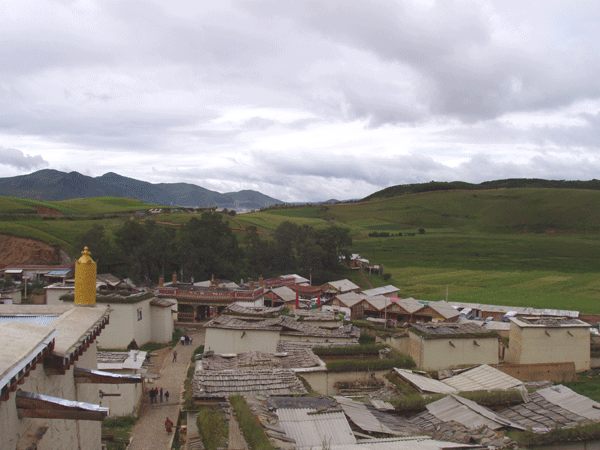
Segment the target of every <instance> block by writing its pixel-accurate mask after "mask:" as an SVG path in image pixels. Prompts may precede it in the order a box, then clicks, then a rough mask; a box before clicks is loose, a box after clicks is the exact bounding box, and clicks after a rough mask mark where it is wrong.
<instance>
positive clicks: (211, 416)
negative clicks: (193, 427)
mask: <svg viewBox="0 0 600 450" xmlns="http://www.w3.org/2000/svg"><path fill="white" fill-rule="evenodd" d="M196 424H197V426H198V432H199V433H200V437H201V438H202V444H204V448H205V449H206V450H216V449H217V448H219V447H223V446H227V436H228V435H229V428H228V426H227V423H226V422H225V418H224V417H223V411H221V409H220V408H216V407H205V408H202V409H201V410H200V411H199V412H198V418H197V420H196Z"/></svg>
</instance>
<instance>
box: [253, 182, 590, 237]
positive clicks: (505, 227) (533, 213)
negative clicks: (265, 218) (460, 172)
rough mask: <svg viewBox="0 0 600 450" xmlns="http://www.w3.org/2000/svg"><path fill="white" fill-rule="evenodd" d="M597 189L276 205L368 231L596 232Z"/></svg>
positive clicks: (283, 211) (294, 215)
mask: <svg viewBox="0 0 600 450" xmlns="http://www.w3.org/2000/svg"><path fill="white" fill-rule="evenodd" d="M598 205H600V191H597V190H584V189H554V188H515V189H494V190H481V189H480V190H468V191H431V192H424V193H420V194H412V195H405V196H402V197H393V198H387V199H378V200H371V201H362V202H357V203H348V204H334V205H326V206H320V207H315V206H310V207H298V208H280V209H271V210H267V211H265V213H266V214H271V215H276V216H282V217H285V218H286V220H297V219H300V218H302V219H303V220H306V219H308V218H311V219H313V220H316V219H320V220H324V221H328V222H331V221H333V222H335V223H337V224H339V225H345V226H347V227H350V228H352V229H353V230H355V231H356V232H357V233H360V232H368V231H387V232H392V233H396V232H402V231H414V230H415V229H418V228H425V229H426V230H427V232H482V233H509V234H510V233H516V232H534V233H538V232H566V231H568V232H584V233H585V232H588V233H591V232H594V233H595V232H598V231H600V208H598Z"/></svg>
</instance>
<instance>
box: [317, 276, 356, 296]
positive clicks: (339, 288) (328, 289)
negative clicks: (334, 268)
mask: <svg viewBox="0 0 600 450" xmlns="http://www.w3.org/2000/svg"><path fill="white" fill-rule="evenodd" d="M322 287H323V294H324V296H325V297H326V298H331V297H333V296H335V295H338V294H347V293H348V292H356V293H358V292H360V286H357V285H356V284H354V283H353V282H352V281H350V280H348V279H343V280H338V281H329V282H328V283H325V284H324V285H323V286H322Z"/></svg>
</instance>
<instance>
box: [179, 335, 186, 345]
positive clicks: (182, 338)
mask: <svg viewBox="0 0 600 450" xmlns="http://www.w3.org/2000/svg"><path fill="white" fill-rule="evenodd" d="M180 341H181V345H185V335H182V336H181V339H180Z"/></svg>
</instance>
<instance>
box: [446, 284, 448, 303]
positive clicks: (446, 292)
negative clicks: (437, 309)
mask: <svg viewBox="0 0 600 450" xmlns="http://www.w3.org/2000/svg"><path fill="white" fill-rule="evenodd" d="M447 302H448V285H446V303H447Z"/></svg>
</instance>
